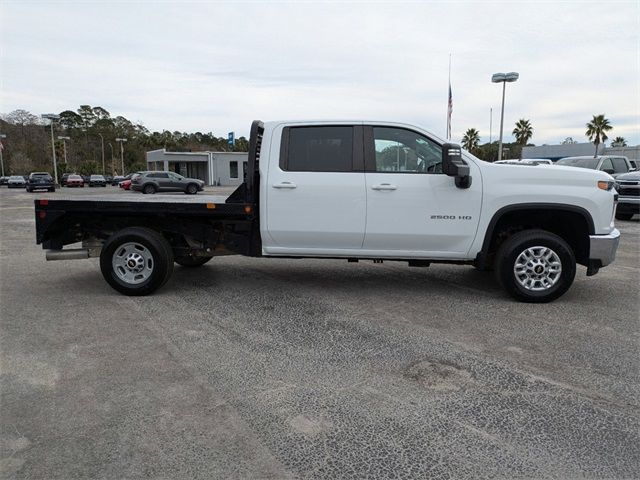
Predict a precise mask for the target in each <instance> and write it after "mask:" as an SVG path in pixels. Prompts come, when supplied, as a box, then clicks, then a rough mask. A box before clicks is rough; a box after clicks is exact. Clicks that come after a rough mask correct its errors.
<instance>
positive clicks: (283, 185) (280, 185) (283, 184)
mask: <svg viewBox="0 0 640 480" xmlns="http://www.w3.org/2000/svg"><path fill="white" fill-rule="evenodd" d="M273 188H296V184H295V183H291V182H281V183H274V184H273Z"/></svg>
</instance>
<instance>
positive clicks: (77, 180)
mask: <svg viewBox="0 0 640 480" xmlns="http://www.w3.org/2000/svg"><path fill="white" fill-rule="evenodd" d="M67 187H69V188H71V187H84V180H83V179H82V177H81V176H80V175H69V176H68V177H67Z"/></svg>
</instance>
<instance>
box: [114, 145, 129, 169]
mask: <svg viewBox="0 0 640 480" xmlns="http://www.w3.org/2000/svg"><path fill="white" fill-rule="evenodd" d="M126 141H127V139H126V138H116V142H120V163H121V164H122V175H124V142H126Z"/></svg>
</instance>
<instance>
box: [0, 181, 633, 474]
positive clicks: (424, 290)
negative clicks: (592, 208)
mask: <svg viewBox="0 0 640 480" xmlns="http://www.w3.org/2000/svg"><path fill="white" fill-rule="evenodd" d="M105 190H106V191H107V192H108V193H112V194H114V195H118V194H120V193H121V192H119V191H118V190H117V189H116V188H111V187H108V188H107V189H91V190H89V189H84V191H83V190H72V191H69V192H66V190H65V193H70V194H73V195H83V194H84V195H88V194H94V193H100V194H104V193H105ZM58 194H59V192H56V193H55V194H36V195H33V194H27V193H25V192H23V191H16V190H8V189H7V188H4V187H3V188H2V189H0V229H1V230H0V231H1V233H0V276H1V282H0V287H1V297H0V300H1V308H2V317H1V323H0V325H1V344H0V348H1V351H0V360H1V367H2V376H1V380H2V383H1V385H0V388H1V404H0V420H1V422H0V472H1V473H0V476H2V477H3V478H18V479H21V478H31V479H36V478H47V479H49V478H61V479H70V478H89V477H91V478H110V479H111V478H113V479H120V478H132V477H150V478H172V479H181V478H278V479H280V478H364V477H369V478H409V477H411V478H425V477H431V478H456V479H464V478H470V479H477V478H563V479H565V478H635V477H637V476H638V472H640V438H639V437H640V435H639V431H640V421H639V417H640V415H639V412H640V410H639V408H638V407H639V403H640V400H639V399H640V395H639V394H640V382H639V368H638V367H639V365H640V360H639V355H638V351H639V349H638V344H639V340H640V338H639V332H640V329H639V324H640V321H639V305H640V302H639V300H640V298H639V287H638V285H640V267H639V265H640V242H639V238H640V222H639V221H638V219H637V218H638V217H637V216H636V217H635V220H633V221H630V222H617V223H618V228H619V229H620V230H621V231H622V234H623V236H622V241H621V245H620V249H619V251H618V258H617V260H616V262H615V263H614V264H613V265H612V266H610V267H608V268H605V269H603V270H602V271H601V272H600V273H599V274H598V275H597V276H595V277H591V278H587V277H586V276H585V269H584V268H583V267H579V270H578V275H577V277H576V282H575V283H574V285H573V287H572V288H571V290H570V291H569V292H568V293H567V294H566V295H564V297H562V298H561V299H559V300H557V301H556V302H554V303H552V304H548V305H530V304H519V303H515V302H513V301H512V300H511V299H509V298H508V297H507V296H506V295H505V294H504V293H503V292H502V291H501V290H500V288H499V287H498V285H497V284H496V282H495V281H494V280H493V276H492V275H491V274H487V273H480V272H476V271H475V270H474V269H472V268H470V267H459V266H447V265H434V266H432V267H430V268H422V269H420V268H408V267H407V266H406V264H394V263H389V262H385V263H384V264H382V265H378V264H376V265H374V264H373V263H371V262H361V263H358V264H349V263H347V262H346V261H333V260H324V261H323V260H273V259H251V258H242V257H223V258H220V259H214V260H213V261H212V262H210V263H209V264H207V265H205V266H204V267H202V268H200V269H196V270H188V269H185V268H181V267H176V270H175V273H174V275H173V277H172V279H171V280H170V281H169V283H168V284H167V285H166V286H165V287H164V288H163V289H162V290H161V291H159V292H158V293H157V294H156V295H153V296H151V297H144V298H128V297H124V296H121V295H119V294H117V293H116V292H115V291H113V290H111V288H110V287H109V286H108V285H107V284H106V283H105V282H104V281H103V279H102V276H101V275H100V272H99V268H98V262H97V260H95V259H91V260H85V261H71V262H46V261H45V259H44V252H43V251H42V249H41V248H40V247H39V246H36V245H35V232H34V221H33V198H34V197H37V196H51V195H58Z"/></svg>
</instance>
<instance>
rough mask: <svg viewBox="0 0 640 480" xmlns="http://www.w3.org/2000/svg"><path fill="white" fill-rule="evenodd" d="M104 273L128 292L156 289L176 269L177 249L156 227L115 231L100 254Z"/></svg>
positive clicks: (108, 279) (115, 286)
mask: <svg viewBox="0 0 640 480" xmlns="http://www.w3.org/2000/svg"><path fill="white" fill-rule="evenodd" d="M100 270H101V272H102V276H103V277H104V279H105V280H106V281H107V283H108V284H109V285H111V287H112V288H113V289H114V290H117V291H118V292H120V293H123V294H124V295H129V296H141V295H149V294H150V293H153V292H154V291H156V290H157V289H158V288H160V287H161V286H162V285H164V284H165V283H166V282H167V281H168V280H169V278H170V277H171V274H172V273H173V250H172V249H171V245H169V242H167V240H166V239H165V238H164V237H163V236H162V235H161V234H159V233H158V232H156V231H155V230H151V229H149V228H142V227H129V228H125V229H123V230H120V231H119V232H116V233H114V234H113V235H112V236H111V237H109V239H108V240H107V242H106V243H105V245H104V247H103V248H102V253H101V254H100Z"/></svg>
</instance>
